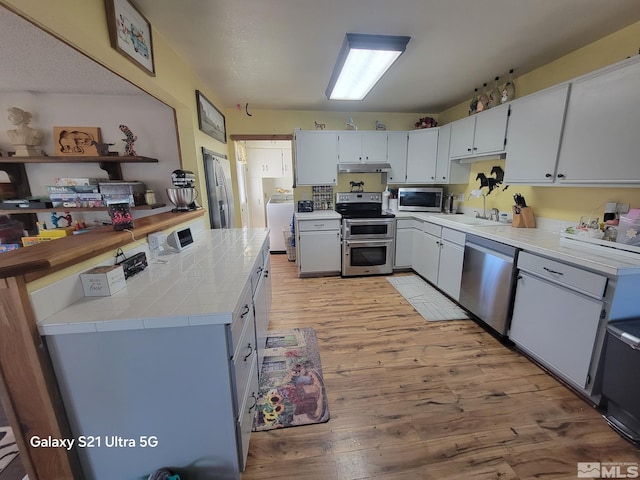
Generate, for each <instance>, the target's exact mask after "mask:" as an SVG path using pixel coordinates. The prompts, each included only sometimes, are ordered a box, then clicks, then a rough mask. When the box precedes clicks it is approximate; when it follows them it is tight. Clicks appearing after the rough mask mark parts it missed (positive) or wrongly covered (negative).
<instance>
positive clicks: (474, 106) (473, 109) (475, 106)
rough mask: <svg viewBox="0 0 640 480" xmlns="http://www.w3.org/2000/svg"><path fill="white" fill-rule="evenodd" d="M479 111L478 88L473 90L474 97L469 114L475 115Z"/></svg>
mask: <svg viewBox="0 0 640 480" xmlns="http://www.w3.org/2000/svg"><path fill="white" fill-rule="evenodd" d="M477 111H478V89H477V88H476V89H475V90H474V91H473V97H472V98H471V103H470V104H469V115H473V114H474V113H476V112H477Z"/></svg>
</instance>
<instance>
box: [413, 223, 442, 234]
mask: <svg viewBox="0 0 640 480" xmlns="http://www.w3.org/2000/svg"><path fill="white" fill-rule="evenodd" d="M416 228H417V229H419V230H422V231H423V232H425V233H430V234H431V235H433V236H434V237H438V238H440V235H441V234H442V227H441V226H440V225H436V224H435V223H430V222H423V221H422V220H418V221H416Z"/></svg>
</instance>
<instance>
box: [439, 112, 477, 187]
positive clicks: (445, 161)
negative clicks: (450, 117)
mask: <svg viewBox="0 0 640 480" xmlns="http://www.w3.org/2000/svg"><path fill="white" fill-rule="evenodd" d="M439 130H440V131H439V132H438V153H437V155H436V183H449V166H450V164H451V160H449V143H450V141H451V124H450V123H449V124H447V125H445V126H444V127H440V128H439ZM467 180H469V176H468V175H467Z"/></svg>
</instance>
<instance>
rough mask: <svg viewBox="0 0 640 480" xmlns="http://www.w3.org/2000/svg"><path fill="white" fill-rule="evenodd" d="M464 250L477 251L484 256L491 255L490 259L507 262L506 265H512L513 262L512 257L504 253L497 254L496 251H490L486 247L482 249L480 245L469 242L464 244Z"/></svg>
mask: <svg viewBox="0 0 640 480" xmlns="http://www.w3.org/2000/svg"><path fill="white" fill-rule="evenodd" d="M464 248H465V250H466V249H467V248H471V249H473V250H477V251H479V252H482V253H484V254H485V255H491V256H492V257H498V258H500V259H501V260H504V261H505V262H508V263H513V260H514V257H513V256H509V255H505V254H504V253H501V252H498V251H496V250H492V249H490V248H487V247H483V246H482V245H476V244H475V243H471V242H467V243H466V244H465V246H464Z"/></svg>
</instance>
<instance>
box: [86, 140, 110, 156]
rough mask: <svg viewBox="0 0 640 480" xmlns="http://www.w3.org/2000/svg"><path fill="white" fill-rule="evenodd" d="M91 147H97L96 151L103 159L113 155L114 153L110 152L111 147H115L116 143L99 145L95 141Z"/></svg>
mask: <svg viewBox="0 0 640 480" xmlns="http://www.w3.org/2000/svg"><path fill="white" fill-rule="evenodd" d="M91 145H93V146H94V147H96V151H97V152H98V155H100V156H101V157H106V156H109V155H113V153H114V152H110V151H109V147H111V146H113V145H115V143H98V142H96V141H95V140H92V141H91Z"/></svg>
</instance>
